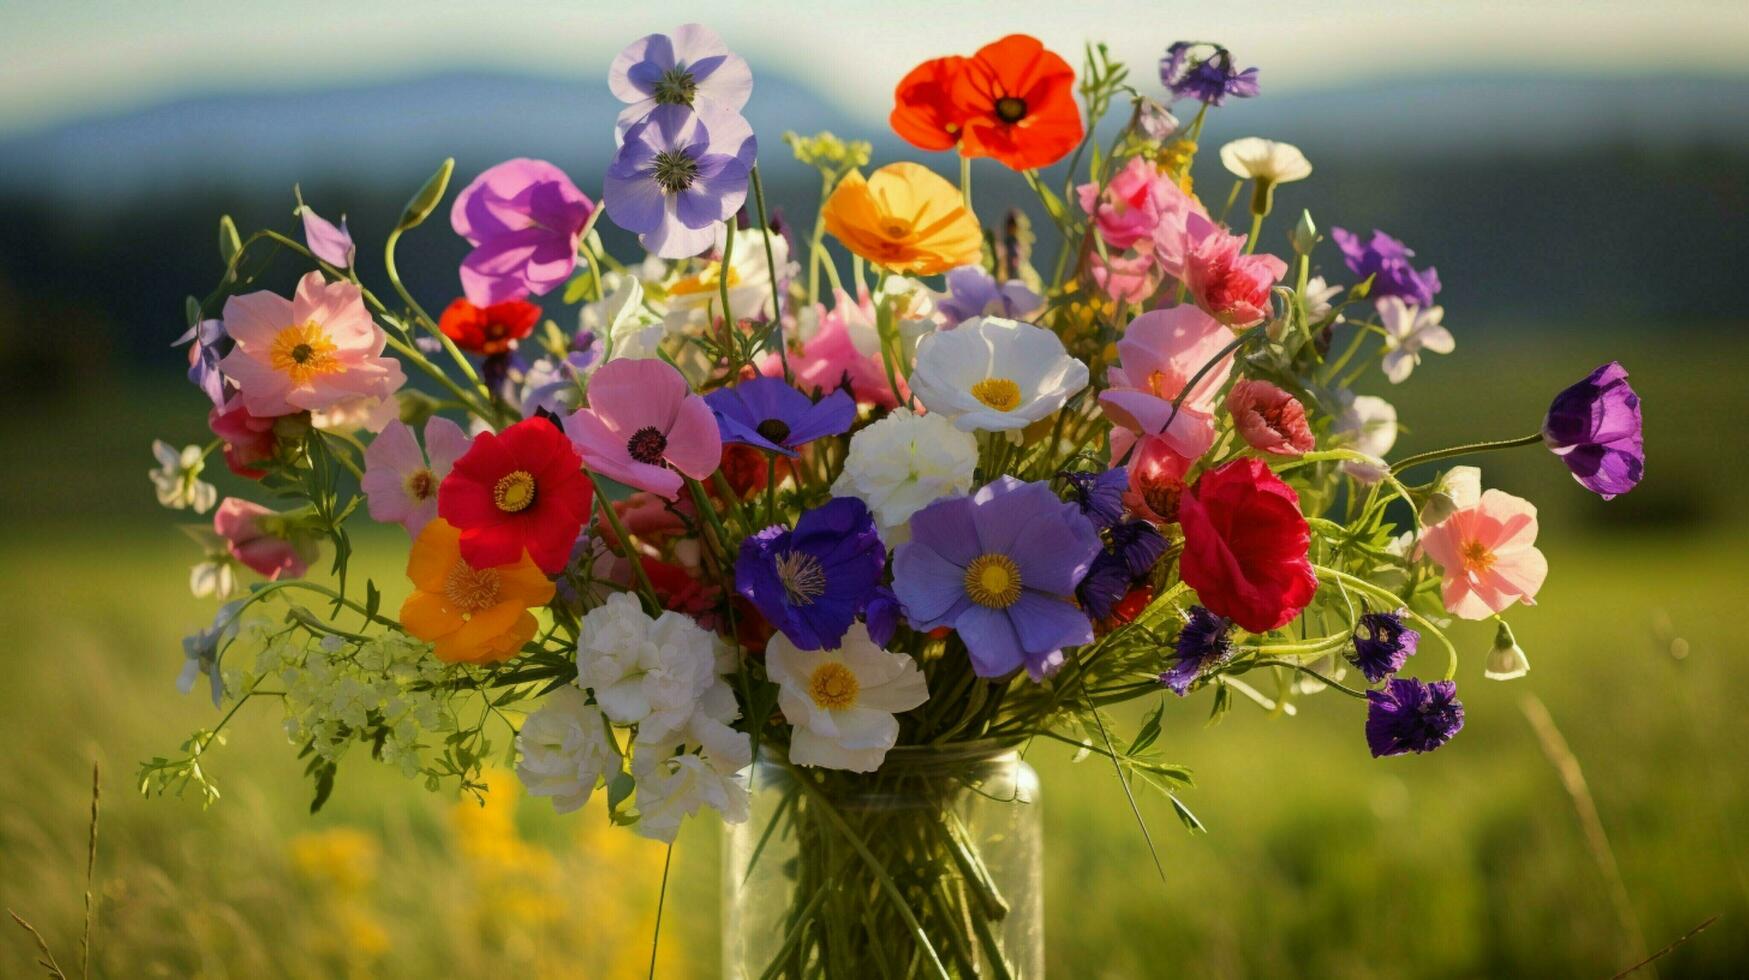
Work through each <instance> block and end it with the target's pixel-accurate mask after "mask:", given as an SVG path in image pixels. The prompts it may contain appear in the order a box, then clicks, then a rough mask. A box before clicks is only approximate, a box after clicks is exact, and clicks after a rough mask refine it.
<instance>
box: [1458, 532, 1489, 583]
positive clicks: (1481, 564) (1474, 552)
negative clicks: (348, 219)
mask: <svg viewBox="0 0 1749 980" xmlns="http://www.w3.org/2000/svg"><path fill="white" fill-rule="evenodd" d="M1463 562H1464V571H1466V572H1469V573H1471V574H1472V575H1479V574H1481V573H1482V572H1485V571H1487V570H1488V569H1489V568H1491V567H1493V565H1494V552H1492V551H1489V550H1488V546H1487V545H1485V544H1483V543H1482V542H1480V541H1475V540H1470V541H1465V542H1464V547H1463Z"/></svg>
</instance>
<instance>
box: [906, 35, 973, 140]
mask: <svg viewBox="0 0 1749 980" xmlns="http://www.w3.org/2000/svg"><path fill="white" fill-rule="evenodd" d="M965 65H966V59H964V58H962V57H960V56H959V55H957V54H951V55H948V56H947V57H945V58H931V59H930V60H928V61H925V62H924V63H922V64H921V65H918V66H917V67H915V68H913V69H911V72H910V74H908V75H906V76H905V77H904V78H902V79H900V80H899V87H898V88H897V89H895V90H894V91H893V114H892V115H891V116H890V117H889V119H888V121H889V122H891V123H892V126H893V132H895V133H898V134H899V136H900V137H902V138H903V139H904V140H905V142H907V143H910V144H911V145H912V146H915V147H917V148H918V149H920V150H951V149H953V148H954V146H955V144H957V143H959V141H960V131H961V130H962V129H964V128H965V125H964V124H965V114H964V113H962V112H961V111H960V109H959V107H958V106H956V105H954V103H953V99H952V97H951V95H950V92H951V89H952V88H953V81H954V79H955V78H957V77H959V76H960V75H961V74H963V73H964V72H965Z"/></svg>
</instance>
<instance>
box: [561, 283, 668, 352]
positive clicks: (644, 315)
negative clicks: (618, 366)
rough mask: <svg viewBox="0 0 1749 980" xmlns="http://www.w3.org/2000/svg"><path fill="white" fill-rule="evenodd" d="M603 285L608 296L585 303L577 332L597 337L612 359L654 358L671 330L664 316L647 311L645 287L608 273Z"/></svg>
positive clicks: (579, 315) (578, 319)
mask: <svg viewBox="0 0 1749 980" xmlns="http://www.w3.org/2000/svg"><path fill="white" fill-rule="evenodd" d="M601 285H602V288H603V289H606V290H608V293H607V296H606V297H605V298H603V299H599V300H596V301H595V302H593V303H585V304H583V308H582V309H581V310H578V311H577V327H578V329H579V330H584V331H588V332H589V333H592V334H594V335H595V336H596V338H597V339H599V340H600V341H601V342H602V344H603V346H604V347H605V348H606V349H607V352H608V354H607V356H608V358H609V359H610V360H613V359H618V358H621V357H655V356H656V352H657V348H658V346H659V345H660V344H661V343H662V338H663V337H666V336H667V335H668V331H667V329H666V328H665V327H664V326H663V325H662V318H661V317H658V316H657V315H656V314H654V313H651V312H650V311H649V310H647V309H645V308H644V284H643V283H641V282H639V281H638V279H637V277H636V276H628V275H621V274H620V273H617V272H609V273H607V274H606V275H604V276H602V278H601Z"/></svg>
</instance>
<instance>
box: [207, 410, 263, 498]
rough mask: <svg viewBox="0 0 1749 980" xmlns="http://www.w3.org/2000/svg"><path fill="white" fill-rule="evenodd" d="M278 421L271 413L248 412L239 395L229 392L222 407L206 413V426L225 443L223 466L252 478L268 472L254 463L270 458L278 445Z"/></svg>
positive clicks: (257, 478) (255, 478) (259, 477)
mask: <svg viewBox="0 0 1749 980" xmlns="http://www.w3.org/2000/svg"><path fill="white" fill-rule="evenodd" d="M277 422H278V419H277V418H276V417H274V416H271V415H270V416H266V417H261V416H256V415H251V414H249V409H248V407H247V406H245V405H244V404H243V396H242V395H232V396H231V400H230V401H228V402H226V403H225V405H224V407H223V408H214V409H213V410H211V411H209V412H207V416H206V424H207V427H208V428H210V429H212V430H213V435H215V436H218V437H219V439H220V440H222V441H223V442H224V444H225V465H226V466H229V467H230V468H231V472H232V473H235V474H237V475H238V476H241V477H246V478H248V479H251V480H259V479H261V478H262V477H264V476H266V475H267V471H266V470H264V469H260V468H259V467H257V466H256V465H255V464H256V463H259V462H262V461H264V460H269V459H272V458H273V454H274V451H275V449H276V448H277V447H278V445H279V438H278V436H276V435H275V434H274V431H273V429H274V425H275V424H276V423H277Z"/></svg>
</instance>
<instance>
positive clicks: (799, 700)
mask: <svg viewBox="0 0 1749 980" xmlns="http://www.w3.org/2000/svg"><path fill="white" fill-rule="evenodd" d="M765 667H766V670H767V671H768V672H769V673H770V675H771V679H772V680H774V681H776V682H777V683H778V686H779V689H780V690H779V692H778V696H777V703H778V705H779V706H781V707H782V708H783V716H784V718H786V719H788V720H789V723H790V725H791V726H793V729H792V733H791V735H790V745H789V758H790V761H791V762H793V763H795V764H796V765H798V766H820V767H822V768H825V769H845V770H849V771H850V772H874V771H875V770H876V769H879V768H880V767H881V762H882V761H883V760H884V759H886V757H887V750H889V749H891V748H892V747H893V743H894V742H896V741H897V740H898V738H899V719H898V718H896V717H895V715H897V714H898V713H899V712H901V711H910V710H911V709H912V708H915V707H917V706H918V705H920V704H922V703H923V702H925V701H927V700H929V689H928V688H927V687H926V686H925V684H924V680H923V672H922V671H920V670H918V669H917V661H915V660H913V659H911V658H910V657H909V656H907V655H906V654H903V653H889V652H888V651H886V650H883V649H881V648H880V647H878V646H876V645H875V643H874V641H873V640H871V639H869V637H868V628H867V627H866V626H864V625H863V624H861V623H856V624H853V625H852V626H851V627H850V632H848V633H846V634H845V635H844V642H843V644H842V645H841V646H840V647H839V648H838V649H836V650H798V649H797V648H796V646H795V644H793V643H791V642H789V640H788V639H787V638H785V637H784V635H783V634H782V633H779V634H777V635H776V636H773V637H772V638H771V643H770V645H768V646H767V647H766V649H765Z"/></svg>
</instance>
